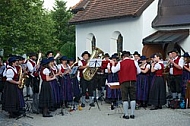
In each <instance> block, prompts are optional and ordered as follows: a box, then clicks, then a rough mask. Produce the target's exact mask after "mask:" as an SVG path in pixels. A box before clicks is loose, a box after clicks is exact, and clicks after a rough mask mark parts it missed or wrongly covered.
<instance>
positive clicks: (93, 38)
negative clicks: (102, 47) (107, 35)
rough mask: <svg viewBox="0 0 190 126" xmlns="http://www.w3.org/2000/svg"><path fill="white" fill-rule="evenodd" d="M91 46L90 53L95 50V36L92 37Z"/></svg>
mask: <svg viewBox="0 0 190 126" xmlns="http://www.w3.org/2000/svg"><path fill="white" fill-rule="evenodd" d="M91 45H92V51H94V49H95V48H96V38H95V36H93V37H92V41H91Z"/></svg>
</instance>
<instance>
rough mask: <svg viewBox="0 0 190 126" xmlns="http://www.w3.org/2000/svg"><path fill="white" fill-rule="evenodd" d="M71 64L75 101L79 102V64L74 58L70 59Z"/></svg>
mask: <svg viewBox="0 0 190 126" xmlns="http://www.w3.org/2000/svg"><path fill="white" fill-rule="evenodd" d="M69 66H70V68H71V70H72V71H73V72H72V73H70V77H71V83H72V92H73V97H74V102H77V103H78V102H79V100H80V95H81V94H80V87H79V81H78V78H77V72H78V64H77V63H76V62H75V60H74V58H70V59H69Z"/></svg>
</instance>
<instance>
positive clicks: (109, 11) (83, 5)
mask: <svg viewBox="0 0 190 126" xmlns="http://www.w3.org/2000/svg"><path fill="white" fill-rule="evenodd" d="M153 1H154V0H81V1H80V2H79V3H78V4H77V5H76V6H74V7H73V8H72V11H73V12H74V13H75V15H74V17H73V18H72V19H71V20H70V24H79V23H85V22H94V21H101V20H108V19H117V18H122V17H127V16H133V17H136V16H140V15H141V14H142V12H143V11H144V10H145V9H146V8H147V7H148V6H149V5H150V4H151V3H152V2H153Z"/></svg>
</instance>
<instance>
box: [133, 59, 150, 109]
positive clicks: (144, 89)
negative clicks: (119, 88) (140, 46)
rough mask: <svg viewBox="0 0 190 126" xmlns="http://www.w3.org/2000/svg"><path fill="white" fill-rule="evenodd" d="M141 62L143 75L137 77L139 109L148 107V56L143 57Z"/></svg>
mask: <svg viewBox="0 0 190 126" xmlns="http://www.w3.org/2000/svg"><path fill="white" fill-rule="evenodd" d="M140 62H141V64H140V68H141V73H140V74H138V75H137V82H136V86H137V89H136V98H137V102H138V105H139V107H147V101H148V93H149V71H150V64H148V63H147V58H146V56H141V57H140Z"/></svg>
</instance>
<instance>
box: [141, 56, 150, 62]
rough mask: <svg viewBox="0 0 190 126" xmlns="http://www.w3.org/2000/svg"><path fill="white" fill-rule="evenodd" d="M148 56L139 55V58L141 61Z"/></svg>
mask: <svg viewBox="0 0 190 126" xmlns="http://www.w3.org/2000/svg"><path fill="white" fill-rule="evenodd" d="M147 59H148V58H146V56H141V57H140V60H141V61H142V60H147Z"/></svg>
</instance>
